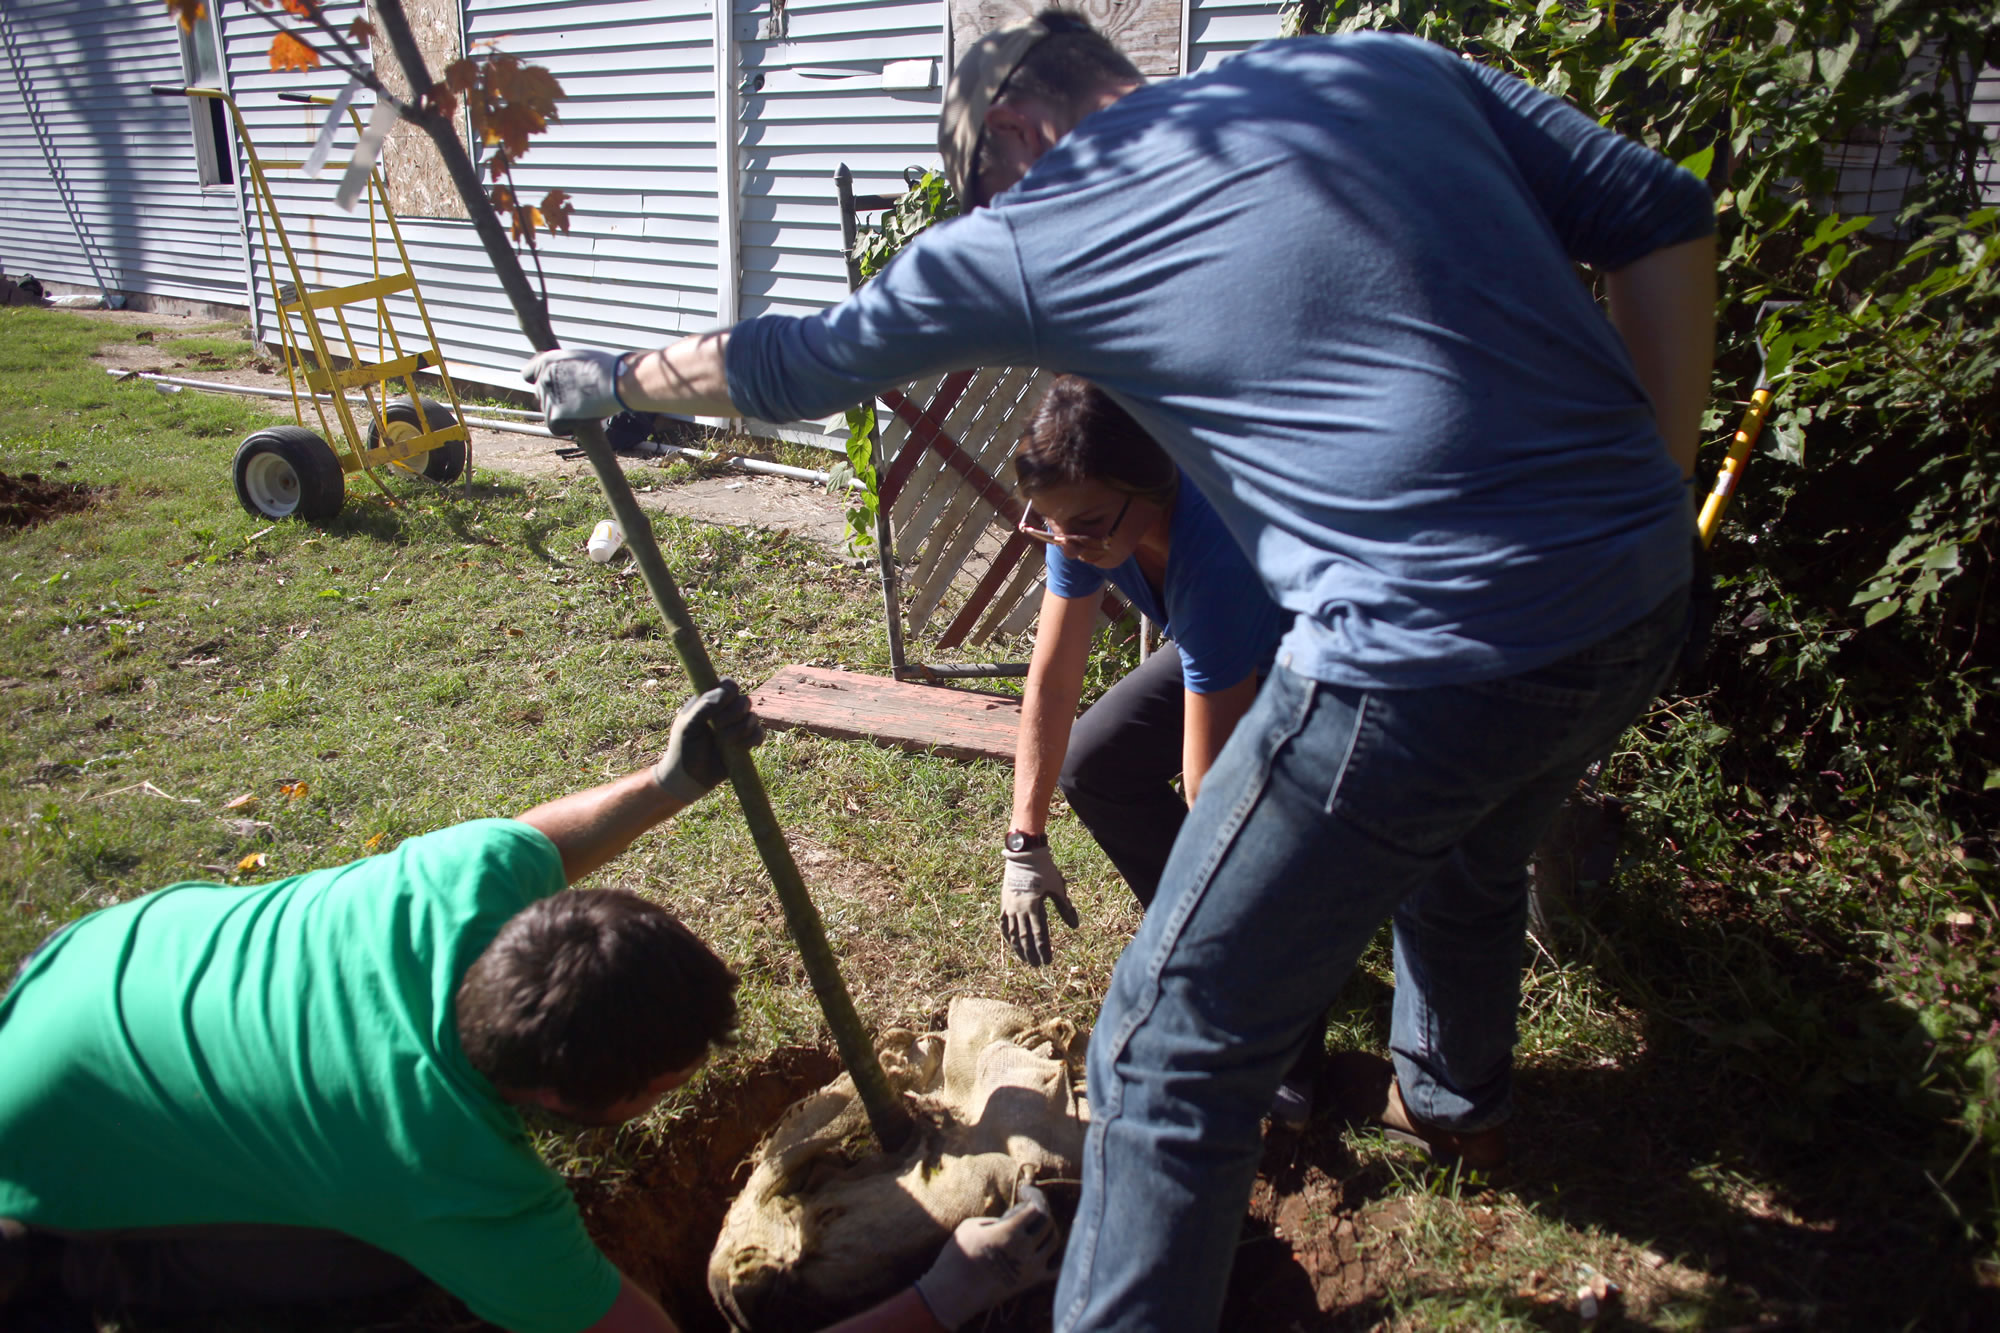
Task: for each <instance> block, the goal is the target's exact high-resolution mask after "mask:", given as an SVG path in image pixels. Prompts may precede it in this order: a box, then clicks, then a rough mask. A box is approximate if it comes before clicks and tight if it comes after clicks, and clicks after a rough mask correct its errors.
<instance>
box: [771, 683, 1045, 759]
mask: <svg viewBox="0 0 2000 1333" xmlns="http://www.w3.org/2000/svg"><path fill="white" fill-rule="evenodd" d="M750 705H751V707H753V708H755V709H756V710H757V716H758V717H760V718H762V719H764V725H765V726H767V727H770V728H772V729H774V730H778V731H790V730H794V729H796V730H799V731H810V732H812V733H814V734H815V735H819V736H833V737H836V738H838V739H840V740H857V741H872V742H874V743H875V744H877V745H894V746H898V747H900V748H902V749H905V750H919V751H928V752H931V753H935V754H942V755H947V756H949V757H951V758H953V759H998V760H999V761H1001V762H1002V763H1007V764H1011V763H1013V762H1014V734H1015V731H1016V730H1017V728H1018V727H1019V725H1020V721H1021V701H1020V700H1018V699H1012V698H1007V697H1005V696H999V695H992V694H980V693H976V692H974V691H972V690H954V689H948V688H946V687H944V686H941V685H914V684H911V683H909V682H907V681H898V680H890V679H888V678H887V677H885V676H867V675H863V674H861V673H860V672H858V671H828V670H825V669H823V668H820V667H809V666H788V667H786V668H784V669H783V670H781V671H779V672H778V674H777V675H775V676H773V677H771V678H770V679H769V680H767V681H765V682H764V684H763V685H762V687H760V688H759V689H758V690H757V691H756V692H755V693H753V694H752V695H751V696H750Z"/></svg>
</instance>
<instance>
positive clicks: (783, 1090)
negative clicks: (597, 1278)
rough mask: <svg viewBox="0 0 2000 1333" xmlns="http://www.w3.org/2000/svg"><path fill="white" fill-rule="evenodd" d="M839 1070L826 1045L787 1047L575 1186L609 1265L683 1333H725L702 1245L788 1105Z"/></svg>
mask: <svg viewBox="0 0 2000 1333" xmlns="http://www.w3.org/2000/svg"><path fill="white" fill-rule="evenodd" d="M839 1073H840V1062H839V1061H838V1060H836V1059H835V1058H834V1057H833V1055H831V1054H830V1053H828V1052H826V1051H821V1050H815V1049H812V1048H810V1047H786V1048H782V1049H780V1050H777V1051H774V1052H772V1054H771V1055H770V1057H769V1058H768V1059H765V1060H763V1061H761V1062H759V1063H758V1064H757V1065H755V1066H753V1067H752V1068H751V1070H750V1071H749V1073H747V1074H746V1075H745V1076H744V1077H742V1078H741V1079H738V1080H735V1081H733V1082H729V1083H726V1084H725V1083H717V1084H715V1085H712V1086H710V1087H709V1088H707V1089H706V1090H705V1091H704V1092H703V1093H702V1095H701V1096H700V1097H699V1098H698V1099H697V1101H696V1103H695V1105H694V1106H693V1107H692V1108H691V1109H690V1110H689V1111H688V1112H687V1113H686V1114H685V1115H683V1116H681V1117H680V1118H679V1119H678V1120H676V1121H675V1122H674V1123H673V1124H672V1125H671V1126H669V1127H668V1128H667V1129H666V1130H665V1131H664V1132H663V1133H662V1134H661V1135H660V1136H659V1138H658V1140H657V1141H656V1142H655V1143H654V1144H653V1145H652V1146H651V1148H650V1149H649V1151H648V1152H647V1153H646V1154H645V1156H644V1157H643V1158H642V1160H641V1161H640V1163H639V1165H638V1166H637V1168H636V1169H635V1170H633V1171H632V1172H631V1173H630V1174H629V1175H627V1176H625V1177H624V1178H622V1179H620V1180H619V1181H617V1182H615V1183H613V1184H611V1185H609V1186H606V1187H602V1188H599V1187H595V1186H588V1185H587V1186H585V1187H584V1188H582V1189H580V1190H579V1191H578V1202H579V1203H580V1204H581V1205H582V1206H583V1215H584V1220H585V1221H586V1222H587V1223H588V1224H589V1226H590V1232H591V1235H592V1236H593V1237H594V1238H595V1239H596V1240H597V1243H598V1245H600V1246H601V1247H602V1248H603V1250H604V1253H605V1254H606V1255H608V1256H609V1257H610V1259H611V1262H613V1263H615V1264H617V1265H618V1267H619V1268H620V1269H622V1270H624V1272H625V1273H626V1274H627V1275H628V1276H629V1277H631V1278H632V1280H633V1281H634V1282H637V1283H638V1284H639V1285H640V1286H642V1287H646V1288H648V1289H649V1290H652V1291H655V1292H658V1293H659V1296H660V1303H661V1305H663V1306H665V1307H666V1311H667V1313H668V1314H670V1315H672V1316H673V1318H674V1321H675V1322H676V1323H678V1324H679V1325H680V1326H681V1328H682V1329H684V1330H686V1333H727V1330H728V1328H729V1325H728V1323H727V1322H726V1321H725V1320H724V1319H723V1317H722V1315H721V1314H720V1313H719V1312H718V1311H717V1310H716V1308H715V1303H714V1302H713V1301H712V1300H710V1299H709V1295H708V1252H709V1250H711V1249H712V1248H714V1245H715V1238H716V1236H717V1234H718V1233H720V1232H721V1230H722V1219H723V1215H724V1214H726V1213H727V1212H728V1211H729V1204H730V1201H731V1200H732V1199H734V1198H735V1197H736V1191H737V1189H738V1187H739V1186H740V1185H741V1184H742V1175H743V1173H744V1171H745V1170H746V1169H747V1167H748V1160H747V1159H748V1158H749V1156H750V1150H751V1149H753V1148H755V1147H756V1146H757V1142H758V1140H760V1139H762V1138H763V1137H764V1135H765V1133H766V1132H768V1131H769V1130H770V1128H771V1126H773V1125H774V1124H776V1123H777V1121H778V1117H779V1116H780V1115H783V1114H784V1111H785V1108H786V1107H788V1106H790V1105H791V1104H792V1103H793V1102H795V1101H797V1100H798V1099H799V1098H801V1097H803V1096H805V1095H806V1094H807V1093H809V1092H813V1091H816V1090H817V1089H819V1088H822V1087H824V1086H825V1085H826V1084H828V1083H830V1082H832V1081H833V1079H834V1078H835V1077H836V1076H838V1075H839Z"/></svg>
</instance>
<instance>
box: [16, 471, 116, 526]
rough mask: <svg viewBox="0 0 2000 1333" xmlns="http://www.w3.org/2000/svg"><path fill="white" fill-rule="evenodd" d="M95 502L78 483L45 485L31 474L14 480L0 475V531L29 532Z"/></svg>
mask: <svg viewBox="0 0 2000 1333" xmlns="http://www.w3.org/2000/svg"><path fill="white" fill-rule="evenodd" d="M96 502H97V497H96V491H95V488H93V487H90V486H86V485H84V484H83V483H82V482H80V481H45V480H43V479H42V478H41V477H39V476H37V475H36V474H34V473H32V472H23V473H22V474H21V475H20V476H18V477H11V476H8V475H7V474H6V473H5V472H0V528H32V527H34V526H35V525H36V524H37V523H46V522H48V521H49V520H50V519H52V518H54V517H56V516H57V515H59V514H74V513H76V512H78V511H79V510H83V509H88V508H90V506H91V505H93V504H95V503H96Z"/></svg>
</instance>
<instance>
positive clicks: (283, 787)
mask: <svg viewBox="0 0 2000 1333" xmlns="http://www.w3.org/2000/svg"><path fill="white" fill-rule="evenodd" d="M278 790H279V791H281V792H283V793H284V794H285V795H286V796H289V797H290V798H291V799H292V800H294V801H296V800H298V799H299V797H301V796H304V795H305V794H306V793H307V792H309V791H311V790H312V787H311V786H310V785H309V784H307V783H304V782H286V783H281V784H279V787H278Z"/></svg>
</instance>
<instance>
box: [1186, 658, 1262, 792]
mask: <svg viewBox="0 0 2000 1333" xmlns="http://www.w3.org/2000/svg"><path fill="white" fill-rule="evenodd" d="M1186 695H1187V706H1186V712H1185V715H1184V716H1185V718H1186V722H1185V724H1184V726H1183V728H1182V732H1181V786H1182V788H1183V789H1184V790H1185V791H1186V792H1187V802H1188V804H1189V805H1193V804H1194V800H1195V797H1196V796H1198V795H1200V794H1201V781H1202V779H1203V778H1205V777H1207V776H1208V770H1209V768H1210V767H1211V766H1213V765H1214V763H1215V756H1217V755H1219V754H1221V753H1222V747H1223V746H1224V745H1226V744H1228V743H1229V734H1230V733H1231V732H1233V731H1235V730H1236V724H1237V723H1238V722H1241V721H1242V720H1243V715H1244V714H1245V713H1247V712H1249V711H1250V705H1251V704H1253V703H1255V702H1256V701H1257V677H1256V675H1255V673H1252V674H1251V675H1248V676H1245V677H1244V678H1243V679H1242V680H1239V681H1237V682H1236V683H1235V684H1234V685H1231V686H1229V687H1228V688H1227V689H1222V690H1212V691H1210V692H1209V693H1207V694H1197V693H1195V692H1194V691H1193V690H1188V691H1187V692H1186Z"/></svg>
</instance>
